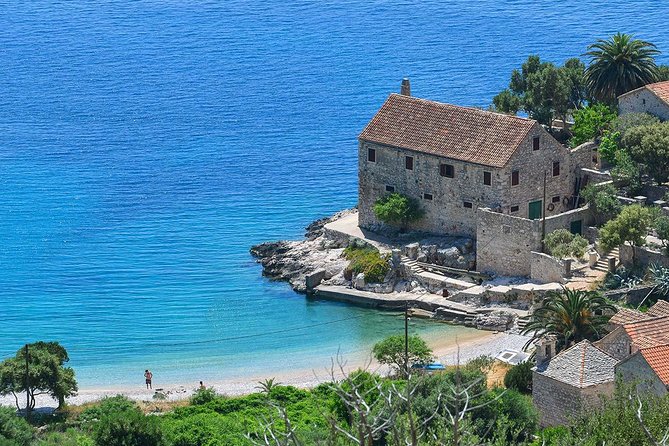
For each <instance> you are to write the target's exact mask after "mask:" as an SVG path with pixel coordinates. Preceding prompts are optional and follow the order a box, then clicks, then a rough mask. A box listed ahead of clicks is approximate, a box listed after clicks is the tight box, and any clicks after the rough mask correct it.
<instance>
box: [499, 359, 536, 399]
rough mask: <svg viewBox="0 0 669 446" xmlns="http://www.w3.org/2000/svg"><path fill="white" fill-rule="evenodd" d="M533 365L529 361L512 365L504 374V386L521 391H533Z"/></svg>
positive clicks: (528, 392)
mask: <svg viewBox="0 0 669 446" xmlns="http://www.w3.org/2000/svg"><path fill="white" fill-rule="evenodd" d="M532 367H533V365H532V363H531V362H529V361H526V362H521V363H520V364H518V365H514V366H513V367H511V368H510V369H509V371H508V372H506V375H504V386H505V387H506V388H507V389H513V390H516V391H518V392H520V393H525V394H530V393H532Z"/></svg>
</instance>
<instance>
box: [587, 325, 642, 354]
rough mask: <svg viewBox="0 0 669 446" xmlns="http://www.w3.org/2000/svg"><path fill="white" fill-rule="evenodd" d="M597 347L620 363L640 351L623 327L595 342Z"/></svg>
mask: <svg viewBox="0 0 669 446" xmlns="http://www.w3.org/2000/svg"><path fill="white" fill-rule="evenodd" d="M595 345H596V346H597V347H599V348H600V349H601V350H603V351H605V352H606V353H607V354H608V355H610V356H613V357H614V358H616V359H617V360H619V361H622V360H623V359H626V358H627V357H629V355H631V354H632V353H635V352H636V351H637V350H638V349H637V348H636V347H635V346H634V345H633V344H632V339H630V337H629V336H628V335H627V333H626V332H625V330H624V329H623V328H622V327H619V328H616V329H615V330H613V331H612V332H611V333H609V334H607V335H606V336H604V337H603V338H602V339H600V340H599V341H597V342H595Z"/></svg>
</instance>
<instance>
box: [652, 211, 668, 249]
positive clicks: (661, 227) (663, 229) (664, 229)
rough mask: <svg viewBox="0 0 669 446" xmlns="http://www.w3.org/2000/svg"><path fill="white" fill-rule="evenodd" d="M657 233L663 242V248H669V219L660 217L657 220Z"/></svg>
mask: <svg viewBox="0 0 669 446" xmlns="http://www.w3.org/2000/svg"><path fill="white" fill-rule="evenodd" d="M655 233H656V234H657V238H659V239H660V240H661V241H662V246H664V247H665V248H666V247H667V246H669V217H664V216H662V217H659V218H657V219H656V220H655Z"/></svg>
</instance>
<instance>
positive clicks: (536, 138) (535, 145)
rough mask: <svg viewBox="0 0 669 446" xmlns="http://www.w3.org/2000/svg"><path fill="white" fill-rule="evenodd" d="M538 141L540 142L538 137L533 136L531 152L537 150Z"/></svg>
mask: <svg viewBox="0 0 669 446" xmlns="http://www.w3.org/2000/svg"><path fill="white" fill-rule="evenodd" d="M539 141H540V139H539V137H538V136H535V137H534V138H533V139H532V150H539Z"/></svg>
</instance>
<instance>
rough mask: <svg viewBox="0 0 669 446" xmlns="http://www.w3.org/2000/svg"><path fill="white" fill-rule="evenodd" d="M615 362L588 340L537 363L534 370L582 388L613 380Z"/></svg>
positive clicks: (616, 361)
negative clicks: (541, 362)
mask: <svg viewBox="0 0 669 446" xmlns="http://www.w3.org/2000/svg"><path fill="white" fill-rule="evenodd" d="M617 363H618V360H617V359H615V358H613V357H612V356H609V355H608V354H606V353H605V352H604V351H602V350H600V349H599V348H597V347H595V346H594V345H592V344H591V343H590V342H589V341H581V342H579V343H578V344H576V345H574V346H572V347H570V348H568V349H567V350H564V351H563V352H561V353H560V354H559V355H557V356H555V357H554V358H552V359H551V360H550V361H547V362H544V363H543V364H539V365H537V368H536V371H537V372H538V373H541V374H542V375H544V376H548V377H549V378H553V379H555V380H557V381H561V382H563V383H566V384H569V385H571V386H574V387H579V388H583V387H589V386H594V385H597V384H602V383H606V382H611V381H613V379H614V377H615V365H616V364H617Z"/></svg>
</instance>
